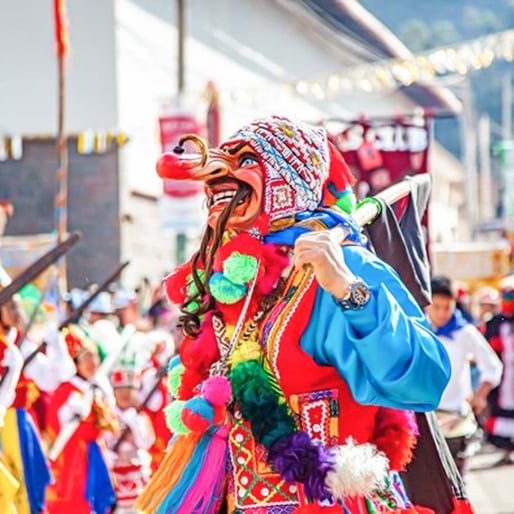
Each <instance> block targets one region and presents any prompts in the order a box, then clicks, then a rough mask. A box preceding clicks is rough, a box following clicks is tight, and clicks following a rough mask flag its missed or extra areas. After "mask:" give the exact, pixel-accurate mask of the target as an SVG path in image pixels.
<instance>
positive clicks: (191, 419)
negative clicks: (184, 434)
mask: <svg viewBox="0 0 514 514" xmlns="http://www.w3.org/2000/svg"><path fill="white" fill-rule="evenodd" d="M182 423H184V425H186V427H187V428H189V430H191V432H205V431H206V430H207V429H208V428H209V421H208V420H206V419H205V418H204V417H202V416H201V415H200V414H198V413H196V412H191V411H190V410H187V409H184V410H183V411H182Z"/></svg>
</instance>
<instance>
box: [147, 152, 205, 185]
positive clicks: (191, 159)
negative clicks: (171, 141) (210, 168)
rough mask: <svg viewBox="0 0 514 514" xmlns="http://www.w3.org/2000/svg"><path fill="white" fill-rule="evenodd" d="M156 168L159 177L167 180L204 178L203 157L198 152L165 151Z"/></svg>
mask: <svg viewBox="0 0 514 514" xmlns="http://www.w3.org/2000/svg"><path fill="white" fill-rule="evenodd" d="M156 168H157V174H158V175H159V177H161V178H162V179H165V180H202V178H201V177H202V173H201V170H202V168H203V166H202V158H201V156H199V155H197V154H189V155H187V154H177V153H172V152H169V153H165V154H163V155H161V157H160V158H159V160H158V161H157V166H156Z"/></svg>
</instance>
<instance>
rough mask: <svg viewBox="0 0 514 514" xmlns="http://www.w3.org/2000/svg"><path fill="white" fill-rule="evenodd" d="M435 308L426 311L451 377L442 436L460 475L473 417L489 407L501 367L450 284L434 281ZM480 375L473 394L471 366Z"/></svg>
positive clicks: (444, 403) (442, 407) (443, 410)
mask: <svg viewBox="0 0 514 514" xmlns="http://www.w3.org/2000/svg"><path fill="white" fill-rule="evenodd" d="M431 285H432V304H431V305H430V306H428V307H427V315H428V317H429V320H430V323H431V325H432V329H433V330H434V332H435V334H436V335H437V336H438V337H439V338H440V340H441V342H442V343H443V344H444V347H445V348H446V351H447V352H448V356H449V357H450V362H451V367H452V373H451V377H450V381H449V383H448V385H447V387H446V389H445V391H444V392H443V395H442V398H441V401H440V404H439V408H438V410H439V411H440V412H441V415H440V416H439V420H440V424H441V429H442V432H443V435H445V437H446V441H447V443H448V446H449V448H450V451H451V453H452V455H453V457H454V459H455V462H456V464H457V467H458V468H459V471H460V472H461V473H463V471H464V468H465V451H466V446H467V440H468V438H469V436H471V435H472V433H470V432H473V431H474V428H476V425H475V422H474V417H473V414H474V415H480V414H482V413H483V412H484V410H485V409H486V407H487V396H488V394H489V392H490V391H491V390H492V389H493V388H495V387H496V386H497V385H498V384H499V383H500V380H501V375H502V363H501V361H500V359H499V358H498V357H497V355H496V353H495V352H494V351H493V350H492V348H491V347H490V345H489V344H488V342H487V341H486V339H485V338H484V337H483V336H482V335H481V334H480V332H479V331H478V330H477V329H476V328H475V326H474V325H473V324H471V323H469V322H468V321H466V319H465V318H464V316H463V315H462V313H461V312H460V311H459V310H458V309H457V308H456V298H455V294H454V292H453V287H452V283H451V280H450V279H448V278H446V277H434V278H433V279H432V283H431ZM471 361H474V362H475V363H476V365H477V368H478V371H479V373H480V379H479V385H478V387H477V388H476V390H475V391H474V392H473V389H472V386H471V370H470V362H471Z"/></svg>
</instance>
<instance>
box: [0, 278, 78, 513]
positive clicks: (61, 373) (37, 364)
mask: <svg viewBox="0 0 514 514" xmlns="http://www.w3.org/2000/svg"><path fill="white" fill-rule="evenodd" d="M2 277H3V278H2V287H5V286H6V285H7V284H8V283H9V282H10V279H9V277H8V276H7V274H6V273H5V271H4V272H3V273H2ZM20 325H21V313H20V309H19V304H18V302H17V298H16V296H15V297H14V298H12V299H11V300H10V301H8V302H7V303H6V304H4V305H2V306H1V308H0V334H1V337H2V339H3V340H4V341H6V344H1V345H0V363H2V365H0V375H3V374H4V373H6V372H7V373H9V374H10V372H11V369H14V368H13V355H14V354H13V347H16V348H18V350H19V352H20V353H21V355H22V357H23V359H27V358H28V356H29V355H32V354H33V352H34V351H36V349H37V348H38V344H37V343H36V342H35V341H33V340H32V339H31V337H32V336H31V334H27V335H26V336H25V337H23V336H22V333H23V330H22V329H21V328H20ZM43 340H44V341H45V342H46V344H47V346H46V353H43V352H39V353H37V354H36V356H35V357H34V358H33V359H32V360H31V362H30V363H29V364H28V365H26V366H24V368H23V369H22V371H21V373H19V376H18V377H17V381H16V385H15V396H14V398H13V399H12V403H11V402H9V403H11V404H10V406H9V407H8V408H7V410H6V413H5V418H4V427H3V429H2V430H1V432H0V447H2V448H3V453H4V458H5V463H6V465H7V467H8V469H9V471H10V473H11V474H12V475H13V476H14V477H15V478H16V480H17V481H18V482H19V483H20V487H19V489H18V490H17V493H16V497H15V500H14V501H15V505H16V508H17V510H18V512H23V513H24V512H27V513H28V512H40V511H41V510H42V509H43V507H44V502H45V492H46V489H47V487H48V485H49V483H50V481H51V476H50V470H49V465H48V462H47V459H46V457H45V454H44V451H43V447H42V442H41V436H40V433H39V430H38V427H37V424H36V422H35V420H36V416H35V414H34V413H33V406H34V403H35V402H36V400H37V399H38V397H39V396H40V394H41V392H42V391H43V392H48V393H52V392H53V391H55V390H56V388H57V387H58V386H59V384H60V383H62V382H64V381H65V380H68V379H69V378H70V377H71V376H72V375H73V372H74V365H73V361H72V360H71V358H70V356H69V354H68V351H67V347H66V344H65V342H64V339H63V337H62V336H61V335H60V333H59V331H58V330H57V328H55V327H54V326H49V327H48V328H47V330H46V332H45V334H44V336H43ZM7 369H9V371H7ZM9 374H8V375H7V380H10V379H9Z"/></svg>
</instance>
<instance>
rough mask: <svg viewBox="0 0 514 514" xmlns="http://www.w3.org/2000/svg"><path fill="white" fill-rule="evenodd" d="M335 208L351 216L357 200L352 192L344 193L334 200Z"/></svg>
mask: <svg viewBox="0 0 514 514" xmlns="http://www.w3.org/2000/svg"><path fill="white" fill-rule="evenodd" d="M336 206H337V207H339V209H341V210H342V211H344V212H346V213H347V214H353V213H354V212H355V209H356V207H357V198H356V196H355V195H354V193H353V192H350V191H345V192H344V194H343V195H342V196H341V197H340V198H338V199H337V200H336Z"/></svg>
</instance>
